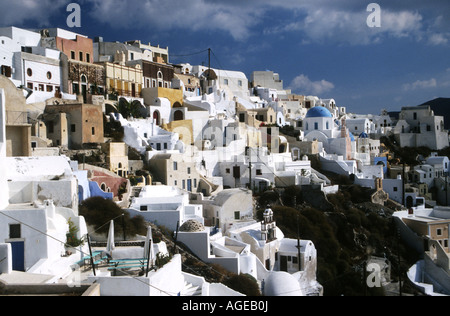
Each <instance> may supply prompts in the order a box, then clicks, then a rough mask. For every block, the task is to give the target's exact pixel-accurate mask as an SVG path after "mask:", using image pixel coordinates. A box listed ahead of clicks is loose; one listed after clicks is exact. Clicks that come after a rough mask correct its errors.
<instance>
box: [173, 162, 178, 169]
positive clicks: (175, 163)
mask: <svg viewBox="0 0 450 316" xmlns="http://www.w3.org/2000/svg"><path fill="white" fill-rule="evenodd" d="M173 170H174V171H177V170H178V162H176V161H174V162H173Z"/></svg>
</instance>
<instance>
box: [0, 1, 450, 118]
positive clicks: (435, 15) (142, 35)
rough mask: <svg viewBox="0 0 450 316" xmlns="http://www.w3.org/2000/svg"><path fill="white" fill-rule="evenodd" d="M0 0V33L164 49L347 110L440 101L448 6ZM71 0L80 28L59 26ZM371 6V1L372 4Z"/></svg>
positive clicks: (448, 49)
mask: <svg viewBox="0 0 450 316" xmlns="http://www.w3.org/2000/svg"><path fill="white" fill-rule="evenodd" d="M372 1H373V0H367V1H366V0H283V1H273V0H270V1H269V0H222V1H219V0H79V1H72V0H39V1H37V0H14V1H11V0H0V8H2V12H7V14H4V15H3V16H2V19H1V20H0V27H4V26H16V27H21V28H33V29H34V28H51V27H60V28H63V29H67V30H70V31H73V32H76V33H80V34H83V35H87V36H89V37H90V38H94V37H97V36H100V37H103V40H104V41H119V42H124V41H129V40H141V41H142V42H143V43H151V44H152V45H154V46H156V45H160V46H161V47H169V55H170V56H169V58H170V62H171V63H175V64H179V63H190V64H192V65H196V64H202V63H205V64H207V63H208V54H207V52H205V50H206V49H208V48H211V50H212V55H211V67H213V68H218V69H225V70H235V71H242V72H244V73H245V74H246V75H247V77H248V78H249V79H250V75H251V73H252V72H253V71H261V70H270V71H273V72H275V73H278V74H279V76H280V79H281V80H283V84H284V88H285V89H291V90H292V92H293V93H296V94H301V95H314V96H318V97H319V98H323V99H328V98H333V99H335V100H336V105H337V106H345V107H347V112H352V113H357V114H380V112H381V111H382V110H383V109H385V110H388V111H400V110H401V107H403V106H414V105H419V104H422V103H424V102H426V101H429V100H432V99H434V98H437V97H450V58H449V56H450V54H449V53H450V19H448V16H449V14H450V1H448V0H429V1H424V0H407V1H406V0H380V1H377V2H372ZM71 3H76V4H79V6H80V9H81V12H80V17H81V20H80V22H81V26H80V27H69V25H68V23H67V19H68V17H69V16H70V15H71V13H73V11H70V10H69V11H68V5H69V4H71ZM373 4H375V5H373Z"/></svg>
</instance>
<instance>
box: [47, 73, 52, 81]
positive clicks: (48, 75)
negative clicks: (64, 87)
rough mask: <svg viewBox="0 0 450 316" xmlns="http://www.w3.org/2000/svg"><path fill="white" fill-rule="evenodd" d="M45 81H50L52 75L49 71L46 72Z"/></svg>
mask: <svg viewBox="0 0 450 316" xmlns="http://www.w3.org/2000/svg"><path fill="white" fill-rule="evenodd" d="M47 79H48V80H50V79H52V73H51V72H50V71H48V72H47Z"/></svg>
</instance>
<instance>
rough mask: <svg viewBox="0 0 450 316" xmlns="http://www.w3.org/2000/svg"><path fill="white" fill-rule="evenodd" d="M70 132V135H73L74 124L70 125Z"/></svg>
mask: <svg viewBox="0 0 450 316" xmlns="http://www.w3.org/2000/svg"><path fill="white" fill-rule="evenodd" d="M70 132H71V133H75V132H76V127H75V124H72V125H70Z"/></svg>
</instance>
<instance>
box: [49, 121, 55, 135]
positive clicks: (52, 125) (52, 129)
mask: <svg viewBox="0 0 450 316" xmlns="http://www.w3.org/2000/svg"><path fill="white" fill-rule="evenodd" d="M48 133H49V134H53V133H54V123H53V121H50V122H48Z"/></svg>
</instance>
